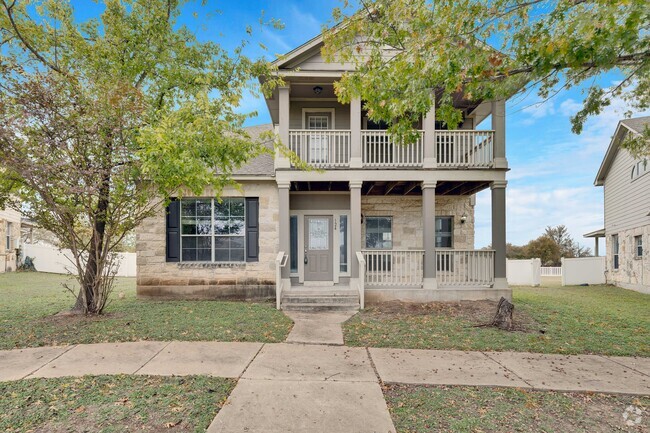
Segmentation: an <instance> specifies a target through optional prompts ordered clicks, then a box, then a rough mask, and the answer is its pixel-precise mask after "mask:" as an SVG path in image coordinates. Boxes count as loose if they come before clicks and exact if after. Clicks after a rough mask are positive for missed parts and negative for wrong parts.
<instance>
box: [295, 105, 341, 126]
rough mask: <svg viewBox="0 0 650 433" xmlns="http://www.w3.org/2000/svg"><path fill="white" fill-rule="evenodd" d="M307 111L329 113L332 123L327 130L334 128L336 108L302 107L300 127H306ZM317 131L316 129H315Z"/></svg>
mask: <svg viewBox="0 0 650 433" xmlns="http://www.w3.org/2000/svg"><path fill="white" fill-rule="evenodd" d="M308 113H329V114H330V117H331V118H332V125H331V126H330V127H329V128H328V130H332V129H336V108H316V107H309V108H303V109H302V129H307V114H308ZM315 131H318V129H315Z"/></svg>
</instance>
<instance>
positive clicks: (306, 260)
mask: <svg viewBox="0 0 650 433" xmlns="http://www.w3.org/2000/svg"><path fill="white" fill-rule="evenodd" d="M308 262H309V260H308V259H307V249H306V248H305V264H307V263H308Z"/></svg>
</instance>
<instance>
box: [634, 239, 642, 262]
mask: <svg viewBox="0 0 650 433" xmlns="http://www.w3.org/2000/svg"><path fill="white" fill-rule="evenodd" d="M634 255H635V256H636V257H638V258H641V257H643V236H641V235H639V236H634Z"/></svg>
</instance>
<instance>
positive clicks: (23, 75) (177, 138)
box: [0, 0, 275, 313]
mask: <svg viewBox="0 0 650 433" xmlns="http://www.w3.org/2000/svg"><path fill="white" fill-rule="evenodd" d="M99 3H100V4H101V5H102V6H103V12H102V13H101V16H99V17H97V18H93V19H90V20H88V21H85V22H78V21H77V19H76V17H75V11H74V9H73V7H72V6H71V5H70V4H69V3H68V2H67V1H62V0H38V1H37V0H0V44H1V46H0V146H1V147H2V152H0V167H1V170H2V176H0V199H2V200H0V201H4V202H5V204H6V203H8V204H9V205H10V206H13V207H16V208H21V209H22V211H23V212H24V213H26V215H27V216H28V217H29V218H31V219H33V220H34V221H35V222H36V223H37V224H38V225H39V226H40V227H42V228H43V229H46V230H48V231H51V232H52V233H54V234H55V235H56V237H57V238H58V240H59V245H60V246H61V247H66V248H70V249H71V250H72V253H73V256H74V263H73V266H72V269H74V274H75V276H76V278H77V279H78V281H79V284H80V290H79V292H78V296H77V302H76V305H75V309H76V310H79V311H82V312H85V313H101V311H102V309H103V308H104V306H105V305H106V301H107V298H108V294H109V292H110V289H111V286H112V281H113V278H112V277H113V274H114V269H115V266H114V263H113V259H112V258H113V254H112V253H113V251H114V250H115V249H116V247H117V246H118V245H119V244H120V242H121V241H122V240H123V239H124V237H125V236H126V235H127V234H128V233H129V232H131V231H132V230H133V229H134V228H135V227H136V226H137V225H138V224H139V223H140V222H141V221H142V220H143V219H144V218H146V217H147V216H149V215H152V213H153V212H155V211H156V210H157V209H159V206H161V205H163V204H164V201H165V200H166V198H167V197H170V196H174V195H180V194H183V193H184V192H185V193H187V192H188V191H191V192H193V193H195V194H201V193H202V191H203V190H204V188H206V187H208V186H209V187H212V188H213V190H214V191H216V194H217V195H219V193H220V191H221V190H222V189H223V187H224V186H226V185H228V184H231V183H232V176H231V174H232V172H233V170H235V169H236V168H237V167H239V166H241V165H242V164H244V163H245V162H246V161H248V160H250V159H251V158H253V157H255V156H257V155H259V154H260V153H261V152H263V151H265V147H264V146H263V145H262V143H261V142H260V141H254V140H251V139H250V137H248V136H247V134H246V132H245V130H244V129H243V123H244V121H245V120H246V119H247V118H248V117H249V116H250V114H239V113H238V112H237V111H236V110H237V107H238V104H239V102H240V101H241V98H242V97H243V96H244V93H245V92H247V91H252V90H253V88H252V87H251V86H252V84H251V83H252V82H253V78H254V77H257V76H259V75H265V76H267V77H272V76H273V74H272V73H271V72H272V71H271V68H270V65H269V64H268V62H266V61H265V60H264V59H256V60H255V59H250V58H249V57H247V56H246V55H244V52H243V51H244V47H245V46H246V44H247V42H246V41H244V42H242V44H241V46H239V47H238V48H236V49H235V50H234V52H230V53H229V52H227V51H226V50H224V49H223V48H222V47H220V46H219V45H218V44H216V43H213V42H201V41H199V40H198V39H197V38H196V36H195V35H194V34H193V33H192V32H191V31H190V30H189V29H188V28H187V27H185V26H184V25H180V24H179V23H178V22H177V20H178V17H179V14H180V10H181V7H182V6H183V4H184V3H186V1H185V0H103V1H100V2H99ZM274 84H275V82H274V80H273V79H270V80H269V81H267V84H266V85H265V86H266V88H264V89H262V90H269V89H270V88H271V87H272V86H273V85H274ZM0 207H1V206H0Z"/></svg>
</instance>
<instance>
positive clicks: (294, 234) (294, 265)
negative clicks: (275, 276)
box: [289, 215, 298, 273]
mask: <svg viewBox="0 0 650 433" xmlns="http://www.w3.org/2000/svg"><path fill="white" fill-rule="evenodd" d="M289 238H290V239H289V267H290V272H291V273H297V272H298V217H297V216H296V215H291V217H290V219H289Z"/></svg>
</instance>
